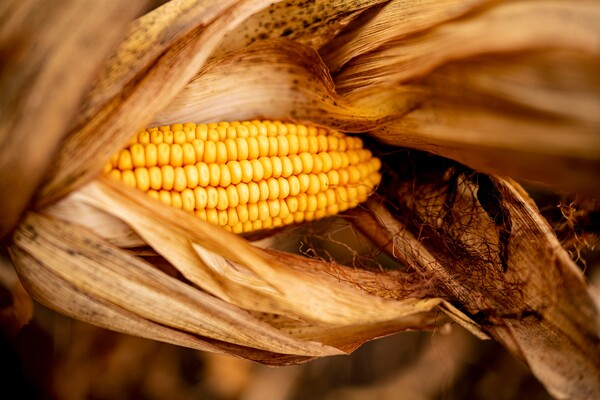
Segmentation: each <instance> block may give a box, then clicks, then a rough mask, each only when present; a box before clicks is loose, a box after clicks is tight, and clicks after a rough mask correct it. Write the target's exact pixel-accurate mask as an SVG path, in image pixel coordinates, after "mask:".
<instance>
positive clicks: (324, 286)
mask: <svg viewBox="0 0 600 400" xmlns="http://www.w3.org/2000/svg"><path fill="white" fill-rule="evenodd" d="M76 195H77V199H78V201H81V202H86V203H88V204H90V205H93V206H95V207H98V208H99V209H101V210H102V211H103V212H105V213H110V214H112V215H113V216H116V217H117V218H119V219H121V220H123V221H124V222H126V223H127V224H128V225H130V226H131V227H132V228H133V229H135V230H136V232H137V233H138V234H139V236H140V237H142V238H143V239H144V240H145V241H147V243H149V244H151V245H152V247H153V249H154V250H155V251H156V252H158V253H159V254H161V255H163V256H164V257H165V259H167V260H168V261H169V262H171V263H172V266H173V267H174V268H177V269H179V270H180V272H181V273H182V274H183V275H184V276H185V277H186V278H188V279H190V281H191V282H193V283H195V284H196V285H197V286H199V287H201V288H203V289H205V290H207V291H208V292H210V293H212V294H213V295H214V296H216V297H213V296H210V295H208V294H206V293H205V292H204V291H199V290H198V289H197V287H196V286H193V285H189V284H186V283H185V282H182V281H180V280H177V279H175V278H172V277H170V276H168V275H166V274H165V273H163V272H161V271H159V270H154V269H153V268H152V267H151V266H150V265H149V264H148V263H147V262H144V261H142V260H141V259H139V258H137V257H135V256H132V255H130V254H128V253H127V252H125V251H123V250H120V249H118V248H116V247H114V246H112V245H110V244H109V243H108V242H105V241H104V240H102V239H100V238H99V237H97V236H95V235H94V234H93V233H92V232H89V231H87V230H85V229H84V228H81V227H78V226H76V225H73V224H70V223H67V222H62V221H60V220H58V219H55V217H46V216H43V215H40V214H34V213H30V214H29V215H28V217H27V218H28V219H27V221H26V223H24V224H22V225H21V226H20V228H19V230H18V231H17V233H16V235H15V236H14V238H13V240H14V246H13V247H11V252H12V254H13V256H14V258H15V259H16V260H17V262H16V265H17V270H18V271H19V273H20V275H21V276H23V277H24V279H25V281H26V282H27V286H28V289H29V290H30V292H31V293H34V295H35V296H36V298H38V300H39V301H42V302H43V303H45V304H48V305H49V306H51V307H53V308H55V309H56V308H57V309H59V310H60V311H61V312H63V313H65V314H67V315H72V316H74V317H77V315H78V313H79V312H80V311H81V310H83V309H99V310H100V311H96V312H95V313H93V314H88V315H87V316H86V317H84V320H86V321H88V322H92V323H94V324H97V325H100V326H104V327H109V328H110V329H114V330H119V331H124V332H127V333H131V334H136V335H140V336H145V337H150V338H154V339H157V340H163V341H165V340H166V339H168V340H166V341H168V342H170V343H176V344H180V345H186V346H188V347H194V348H199V349H203V350H208V351H215V349H216V351H219V352H220V351H223V350H222V349H221V347H220V346H221V343H222V342H225V343H228V344H229V345H230V346H231V345H234V346H237V350H236V351H233V350H229V349H228V350H227V351H228V352H231V353H233V354H237V355H241V356H243V357H247V358H251V359H257V356H256V354H255V351H253V350H251V349H257V350H267V351H268V352H270V353H274V354H272V356H267V355H266V354H267V353H265V355H264V356H263V357H262V358H260V361H261V362H266V363H272V364H280V363H284V364H287V363H290V362H299V361H306V360H308V359H310V358H311V357H315V356H325V355H332V354H338V353H339V352H341V351H344V352H349V351H352V350H354V349H355V348H356V347H358V346H359V345H360V344H362V343H364V341H366V340H370V339H373V338H375V337H379V336H383V335H387V334H390V333H394V332H398V331H400V330H406V329H423V328H427V327H434V326H437V325H439V324H443V323H445V322H446V321H447V320H445V319H444V318H442V317H440V316H439V311H436V310H435V307H436V306H437V305H439V304H440V301H439V300H437V299H435V298H429V299H427V298H425V299H422V300H420V299H417V298H407V297H402V298H399V299H395V298H393V297H389V296H388V299H385V298H382V297H381V296H375V295H372V294H369V291H366V290H364V289H360V288H357V287H356V286H355V285H354V284H353V283H351V282H350V283H345V282H343V281H340V280H339V279H332V277H331V275H329V274H328V273H324V272H323V267H321V268H320V269H319V268H312V269H311V268H308V267H309V265H307V264H306V261H305V260H304V258H303V257H296V258H290V256H284V255H281V254H279V255H271V254H270V253H266V252H264V251H263V250H260V249H257V248H253V247H251V246H250V245H248V244H247V243H246V242H245V241H244V240H242V239H241V238H239V237H237V236H235V235H233V234H230V233H227V232H225V231H223V230H221V229H220V228H218V227H215V226H212V225H210V224H207V223H205V222H203V221H201V220H198V219H195V218H191V219H190V218H189V217H188V215H187V214H186V213H184V212H182V211H180V210H176V209H173V208H171V207H168V206H165V205H163V204H161V203H159V202H154V201H151V202H145V201H144V198H145V195H144V194H142V193H138V192H137V191H135V190H132V189H130V188H127V187H123V186H121V185H120V184H118V183H114V182H111V181H104V180H100V181H98V182H96V183H94V184H91V185H88V186H87V187H85V188H83V189H82V190H81V191H79V192H77V193H76ZM134 200H137V201H134ZM140 200H141V201H140ZM69 201H73V199H71V200H69ZM53 209H54V208H49V209H48V210H47V211H48V212H49V213H52V211H53ZM58 215H61V214H60V213H59V214H58ZM157 216H158V218H157ZM161 220H162V221H161ZM156 226H162V228H161V229H159V230H157V229H156ZM197 243H202V246H200V245H198V244H197ZM207 248H208V249H213V250H214V251H218V252H219V253H221V254H223V255H224V256H226V257H227V259H225V258H224V257H223V256H218V255H216V254H214V253H212V252H208V250H206V249H207ZM194 252H196V253H198V254H199V255H196V256H194ZM207 254H208V256H207ZM282 257H283V258H284V259H285V263H282V262H280V261H278V260H280V259H281V258H282ZM229 260H232V261H229ZM215 262H216V263H224V265H225V266H226V267H227V268H225V269H218V268H215V267H214V266H212V268H209V266H210V265H211V264H213V263H215ZM314 263H316V264H317V265H319V264H320V262H319V261H315V262H314ZM32 265H35V266H36V267H37V269H39V270H43V271H47V272H45V273H46V275H47V277H46V279H45V280H44V281H45V282H46V284H45V285H52V284H53V285H54V287H52V288H51V290H48V289H49V288H48V287H45V288H40V287H39V285H38V282H36V281H35V280H34V279H28V276H29V274H31V266H32ZM134 266H135V267H134ZM290 266H295V267H293V268H290ZM132 267H133V268H132ZM337 268H338V269H341V268H342V267H340V266H338V267H337ZM138 271H139V272H138ZM239 274H241V275H248V276H249V277H250V278H251V279H247V280H240V279H239V277H238V275H239ZM350 275H352V273H350ZM380 275H381V274H380ZM382 278H383V279H384V280H385V277H382ZM387 280H388V283H390V281H389V278H388V279H387ZM111 282H112V283H111ZM396 282H397V283H396V286H399V287H400V288H401V287H402V284H401V283H399V281H396ZM378 285H379V289H378V290H379V291H380V292H381V291H384V290H386V291H387V290H390V289H389V288H386V287H385V286H383V285H381V283H378V284H373V285H372V287H377V286H378ZM412 285H413V286H415V285H416V284H414V283H413V284H412ZM409 287H410V286H408V285H407V288H406V290H407V291H409ZM417 287H418V286H417ZM384 288H385V289H384ZM44 289H45V290H44ZM397 291H398V290H391V291H390V293H394V292H397ZM49 292H52V293H53V296H52V297H47V293H49ZM125 299H127V300H125ZM108 304H114V306H115V307H107V305H108ZM244 310H251V311H254V314H249V313H247V312H246V311H244ZM257 312H260V313H257ZM274 316H278V317H277V318H273V317H274ZM128 317H131V319H129V318H128ZM282 321H287V322H286V323H285V324H283V325H282ZM265 322H266V323H265ZM156 323H158V324H160V325H159V326H161V327H167V328H174V329H176V330H177V331H179V332H180V333H179V334H178V335H173V336H169V331H166V332H164V333H163V331H164V329H161V330H158V332H156V331H157V329H156V327H155V326H154V325H155V324H156ZM269 324H272V325H273V327H271V326H270V325H269ZM189 334H193V335H199V336H200V337H198V338H197V340H196V341H194V340H193V339H194V338H196V336H192V337H190V336H189ZM204 338H206V339H211V341H209V342H208V343H205V340H206V339H204ZM214 340H217V341H218V342H217V343H218V344H216V343H215V342H214ZM315 341H317V342H315ZM321 343H322V344H321ZM211 346H214V348H211ZM239 346H244V347H248V348H250V350H248V351H244V350H243V349H241V348H239ZM233 349H236V347H233ZM286 354H287V355H288V356H286V357H282V355H286ZM294 356H295V357H294Z"/></svg>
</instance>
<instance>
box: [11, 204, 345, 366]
mask: <svg viewBox="0 0 600 400" xmlns="http://www.w3.org/2000/svg"><path fill="white" fill-rule="evenodd" d="M13 240H14V241H15V246H16V249H17V250H16V251H17V252H19V253H20V254H19V255H20V257H18V259H19V260H21V259H23V256H24V254H23V253H26V254H25V255H28V257H29V258H30V259H31V260H33V261H34V262H33V263H32V262H26V263H22V264H20V265H19V266H18V267H19V269H18V272H19V274H20V275H21V274H25V275H26V274H31V273H32V272H33V271H32V270H31V268H32V266H34V265H35V264H38V265H39V264H42V265H43V266H44V268H45V269H47V270H48V272H49V273H52V274H54V275H56V276H58V277H59V278H60V279H62V280H63V281H66V282H67V283H68V285H63V286H62V287H60V288H56V289H55V290H54V295H55V296H56V294H57V290H58V291H62V292H63V293H64V291H68V293H67V296H68V298H70V297H71V295H72V294H76V293H73V291H75V292H82V294H83V295H84V296H89V297H90V298H92V302H101V303H105V304H106V303H111V304H114V305H115V306H116V309H119V308H122V309H123V310H125V311H127V312H129V313H133V314H134V315H136V316H139V317H141V318H143V319H144V320H149V321H153V322H156V323H159V324H160V325H164V326H167V327H172V328H175V329H178V330H181V331H183V332H189V333H193V334H196V335H201V336H205V337H208V338H212V339H217V340H220V341H224V342H230V343H233V344H237V345H242V346H248V347H252V348H256V349H264V350H269V351H273V352H278V353H283V354H300V355H308V356H311V355H312V356H316V355H321V356H322V355H331V354H336V353H338V351H337V350H335V349H332V348H329V347H326V346H322V345H320V344H317V343H314V342H306V341H298V340H295V339H293V338H291V337H289V336H287V335H285V334H283V333H281V332H279V331H277V330H275V329H273V328H271V327H270V326H268V325H267V324H264V323H261V322H260V321H258V320H256V319H255V318H253V317H252V316H251V315H249V314H248V313H246V312H244V311H242V310H240V309H239V308H236V307H233V306H231V305H229V304H228V303H225V302H223V301H221V300H218V299H216V298H214V297H212V296H210V295H208V294H206V293H204V292H201V291H198V290H196V289H194V288H192V287H190V286H187V285H185V284H184V283H182V282H180V281H178V280H176V279H174V278H171V277H170V276H168V275H166V274H164V273H163V272H161V271H158V270H156V269H154V268H152V267H151V266H150V265H149V264H147V263H145V262H144V261H142V260H141V259H139V258H137V257H134V256H131V255H129V254H127V253H124V252H123V251H122V250H119V249H118V248H115V247H112V246H111V245H109V244H108V243H105V242H103V241H101V240H100V239H99V238H98V237H96V236H95V235H93V234H91V233H90V232H87V231H86V230H84V229H82V228H79V227H77V226H75V225H70V224H67V223H64V222H60V221H58V220H52V219H49V218H47V217H43V216H42V215H39V214H35V213H29V214H28V216H27V219H26V220H25V222H23V223H22V224H21V225H20V227H19V230H17V232H16V233H15V235H14V236H13ZM11 251H13V252H14V251H15V250H11ZM39 285H43V284H42V283H41V282H38V281H37V280H31V281H30V282H29V284H28V288H29V289H31V290H32V292H33V293H36V294H39V295H40V296H41V298H42V300H46V301H47V302H48V303H49V304H50V305H51V306H53V308H57V307H58V304H60V300H59V302H58V304H57V302H56V301H54V300H53V299H52V297H53V296H50V297H48V296H47V294H45V293H48V292H47V290H43V289H42V288H40V286H39ZM40 289H42V290H40ZM57 297H60V296H57ZM96 299H98V300H96ZM126 299H127V300H126ZM88 303H89V302H88V301H85V299H84V300H83V302H82V304H72V305H71V306H70V307H71V308H72V307H80V310H81V309H86V307H87V306H88ZM112 309H113V307H109V309H108V310H107V312H110V311H111V310H112ZM101 317H102V316H101ZM99 322H102V326H111V327H112V326H114V325H115V324H114V323H112V322H111V321H110V320H107V319H106V317H105V318H98V321H96V322H95V323H97V324H98V323H99ZM123 323H124V324H125V323H130V322H129V319H127V318H125V321H123ZM241 326H244V328H245V329H243V330H242V329H239V328H240V327H241ZM113 329H114V328H113ZM120 330H123V329H120ZM141 332H142V333H143V332H145V331H143V330H142V331H141Z"/></svg>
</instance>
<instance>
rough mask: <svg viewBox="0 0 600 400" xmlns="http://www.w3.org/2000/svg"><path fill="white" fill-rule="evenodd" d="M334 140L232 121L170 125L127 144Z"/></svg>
mask: <svg viewBox="0 0 600 400" xmlns="http://www.w3.org/2000/svg"><path fill="white" fill-rule="evenodd" d="M286 135H292V136H298V137H302V136H334V137H343V136H344V135H343V134H340V133H339V132H337V131H333V130H327V129H325V128H322V127H316V126H311V125H300V124H292V123H284V122H280V121H257V120H255V121H241V122H239V121H234V122H219V123H210V124H194V123H185V124H173V125H167V126H159V127H153V128H148V129H144V130H142V131H140V132H139V133H138V134H136V135H135V136H134V137H133V138H132V139H131V141H130V144H133V143H142V144H144V143H167V144H173V143H179V144H181V143H185V142H191V141H192V140H194V139H200V140H203V141H207V140H208V141H214V142H218V141H223V140H225V139H236V138H251V137H257V136H266V137H273V136H286Z"/></svg>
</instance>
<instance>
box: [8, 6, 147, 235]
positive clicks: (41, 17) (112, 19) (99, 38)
mask: <svg viewBox="0 0 600 400" xmlns="http://www.w3.org/2000/svg"><path fill="white" fill-rule="evenodd" d="M143 7H144V2H143V1H128V2H119V1H107V2H101V3H100V2H94V3H93V4H92V3H91V4H84V3H83V2H80V1H72V0H69V1H66V2H62V3H61V4H58V3H54V2H39V1H35V0H17V1H8V0H7V1H3V2H2V4H1V5H0V21H1V23H0V53H2V65H1V68H0V93H2V96H0V119H1V120H2V125H1V127H0V148H1V149H2V152H1V153H0V190H2V192H3V193H9V192H10V193H11V195H10V196H2V199H1V200H0V210H1V211H0V237H4V235H6V234H7V233H8V232H9V231H10V230H11V229H12V228H13V227H14V225H15V224H16V223H17V220H18V218H19V217H20V215H21V213H22V212H23V210H24V209H25V207H26V206H27V204H29V201H30V198H31V196H32V195H33V193H34V191H35V190H36V188H37V186H38V185H39V184H40V182H41V180H42V178H43V177H44V174H45V172H46V169H47V167H48V164H49V163H50V162H51V160H52V157H53V155H54V153H55V152H56V151H57V150H58V147H57V146H58V143H59V142H60V140H61V139H62V138H63V137H64V135H65V133H66V129H67V126H68V122H69V118H71V117H72V116H73V115H74V113H75V112H76V111H77V107H78V103H79V101H80V99H81V97H82V94H83V92H84V91H85V90H86V89H87V88H88V86H89V85H90V83H91V81H92V79H93V77H94V74H95V73H97V72H98V67H99V63H100V62H101V61H102V60H103V59H104V57H106V56H107V55H108V53H109V52H110V51H111V50H112V49H113V48H114V46H116V44H117V43H118V41H120V40H121V39H122V37H123V35H124V33H125V29H126V26H127V24H128V23H129V22H130V21H131V20H132V19H133V18H134V17H135V15H136V14H137V13H138V12H140V11H141V10H142V9H143ZM32 27H35V29H32ZM107 28H110V29H107ZM100 31H102V32H104V33H103V34H102V35H97V32H100ZM92 41H93V43H94V46H90V45H89V43H91V42H92ZM73 60H77V62H73ZM32 116H35V118H34V117H32ZM41 130H43V131H41ZM42 132H43V134H42Z"/></svg>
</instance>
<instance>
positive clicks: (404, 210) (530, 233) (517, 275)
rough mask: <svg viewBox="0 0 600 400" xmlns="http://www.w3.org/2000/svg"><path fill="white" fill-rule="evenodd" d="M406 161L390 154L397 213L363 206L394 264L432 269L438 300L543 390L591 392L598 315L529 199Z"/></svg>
mask: <svg viewBox="0 0 600 400" xmlns="http://www.w3.org/2000/svg"><path fill="white" fill-rule="evenodd" d="M419 157H421V158H419ZM423 157H424V158H423ZM409 159H410V160H411V162H410V163H409V162H408V160H401V159H395V161H394V162H395V164H394V165H395V166H396V171H395V172H396V173H397V174H398V176H400V177H402V178H399V179H398V180H397V186H394V187H393V188H392V189H390V192H389V193H388V194H387V196H386V199H387V201H389V204H390V205H393V207H394V208H395V209H396V210H397V211H395V213H397V214H396V215H395V216H394V215H392V214H391V213H390V212H388V211H387V210H386V209H384V208H383V207H382V206H380V205H378V204H377V203H371V208H372V209H373V210H374V212H375V214H376V216H377V219H378V220H379V221H381V223H382V224H383V226H384V227H386V229H388V230H389V232H390V234H391V235H393V237H394V240H395V241H394V244H395V246H397V250H399V253H400V254H401V255H402V260H403V261H404V262H407V263H408V264H409V265H411V266H412V267H414V268H415V269H416V270H418V271H422V272H423V271H425V272H433V273H434V274H433V276H434V277H435V280H436V282H437V287H439V288H440V289H441V291H442V292H446V293H447V295H446V296H444V295H441V297H442V298H446V299H447V300H449V301H450V302H452V303H453V304H454V305H457V306H458V308H459V309H460V310H461V311H462V312H465V313H466V314H467V315H469V316H470V317H471V318H472V319H473V320H474V321H476V322H477V323H478V324H479V325H481V327H482V329H483V330H484V332H486V333H488V334H489V335H491V336H492V337H494V338H495V339H497V340H499V341H500V342H502V343H503V344H504V345H505V346H506V347H507V348H508V349H509V350H511V351H512V352H513V354H515V355H516V356H517V357H519V358H521V359H522V360H523V361H524V362H526V363H527V364H528V365H529V367H530V368H531V369H532V371H533V372H534V374H536V376H537V377H538V378H539V379H540V380H541V381H542V382H543V383H544V385H545V386H546V388H547V389H548V391H549V392H550V393H551V394H552V395H553V396H556V397H557V398H594V397H595V396H596V395H597V394H598V393H600V386H599V382H600V363H599V361H598V360H600V357H598V355H599V354H600V346H599V343H600V340H599V336H600V311H599V310H598V307H597V305H596V304H595V303H594V300H593V298H592V297H591V296H590V293H589V291H588V288H587V286H586V283H585V280H584V277H583V275H582V273H581V271H580V270H579V269H578V268H577V266H576V265H575V264H574V263H573V261H572V260H571V259H570V258H569V257H568V255H567V253H566V252H565V250H563V249H562V248H561V247H560V244H559V242H558V240H557V239H556V237H555V235H554V233H553V232H552V230H551V228H550V227H549V226H548V224H547V223H546V221H545V220H543V219H542V218H541V216H540V215H539V213H538V211H537V209H536V208H535V206H534V205H533V203H532V201H531V199H529V198H528V197H527V195H526V194H525V192H524V191H523V190H522V189H521V188H520V187H519V186H518V184H516V183H514V182H511V181H507V180H503V179H501V178H498V177H493V176H485V175H483V174H477V173H474V172H473V171H471V170H469V169H466V168H465V167H461V166H460V165H456V164H453V163H451V162H449V161H444V160H443V159H441V160H440V159H436V158H434V157H430V156H414V158H410V157H409ZM401 165H404V166H401ZM393 193H395V194H393ZM415 238H417V239H418V246H419V247H413V246H414V243H413V242H414V239H415ZM407 243H408V245H407ZM407 247H408V248H409V249H411V250H412V253H411V252H407V251H403V250H404V249H406V248H407ZM395 254H398V253H395ZM426 254H427V257H426V258H425V259H423V256H424V255H426Z"/></svg>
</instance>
